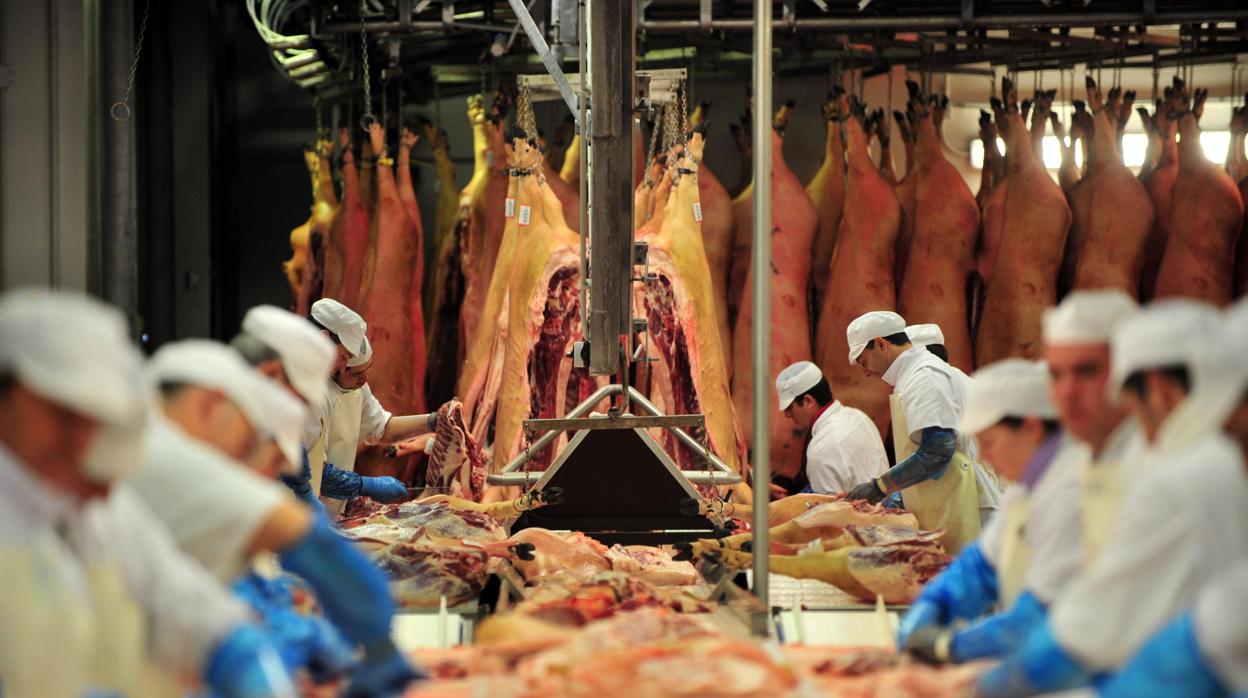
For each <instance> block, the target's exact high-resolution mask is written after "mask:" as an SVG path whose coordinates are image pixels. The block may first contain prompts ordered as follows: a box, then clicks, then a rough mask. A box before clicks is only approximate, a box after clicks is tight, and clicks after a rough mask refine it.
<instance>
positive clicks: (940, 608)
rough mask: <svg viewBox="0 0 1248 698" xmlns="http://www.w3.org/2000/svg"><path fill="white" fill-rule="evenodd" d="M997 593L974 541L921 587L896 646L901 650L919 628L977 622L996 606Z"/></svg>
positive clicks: (994, 577)
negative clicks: (957, 622)
mask: <svg viewBox="0 0 1248 698" xmlns="http://www.w3.org/2000/svg"><path fill="white" fill-rule="evenodd" d="M998 593H999V592H998V590H997V571H996V569H994V568H993V566H992V564H991V563H989V562H988V559H987V558H986V557H984V553H983V549H982V548H980V547H979V541H976V542H975V543H972V544H971V545H969V546H967V547H966V548H965V549H963V550H962V552H961V554H959V555H958V556H957V557H956V558H954V560H953V562H952V563H950V565H949V567H947V568H945V571H944V572H941V573H940V574H939V575H938V576H937V577H936V578H935V579H933V580H932V581H931V582H929V583H928V585H927V586H925V587H923V591H922V592H920V593H919V597H918V598H917V599H915V601H914V603H913V604H911V606H910V610H909V611H907V612H906V615H905V617H903V618H902V619H901V625H900V627H899V628H898V646H899V647H900V646H904V645H905V642H906V638H908V637H909V636H910V635H911V633H913V632H914V631H915V630H917V629H919V628H921V627H924V626H928V625H948V624H949V623H952V622H953V621H955V620H959V619H962V620H970V619H973V618H978V617H979V616H981V615H983V614H984V613H986V612H987V611H988V609H990V608H992V605H993V604H995V603H996V602H997V596H998Z"/></svg>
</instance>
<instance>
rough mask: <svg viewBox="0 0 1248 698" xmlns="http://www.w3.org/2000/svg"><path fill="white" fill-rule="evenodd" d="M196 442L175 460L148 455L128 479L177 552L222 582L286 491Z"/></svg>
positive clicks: (288, 495)
mask: <svg viewBox="0 0 1248 698" xmlns="http://www.w3.org/2000/svg"><path fill="white" fill-rule="evenodd" d="M196 446H197V444H189V445H184V450H183V451H182V453H181V455H180V457H175V456H172V455H171V454H169V453H167V452H164V451H163V449H162V451H158V452H155V453H152V454H151V457H149V458H148V459H147V462H146V463H144V464H143V467H142V468H140V469H139V472H137V473H135V475H133V476H132V477H131V478H130V479H129V480H128V482H129V484H130V486H131V487H132V488H133V491H134V492H136V493H137V494H138V496H139V497H140V498H141V499H142V500H143V502H144V504H146V505H147V508H148V509H150V510H151V512H152V513H153V514H155V516H156V518H157V519H159V520H160V521H161V522H163V523H164V525H165V526H166V527H168V529H169V532H170V533H172V534H173V539H174V541H176V543H177V545H178V547H179V548H181V549H182V550H183V551H184V552H186V553H187V554H188V555H190V556H191V557H193V558H195V559H196V560H197V561H199V563H200V564H202V565H204V566H205V567H207V568H208V569H209V570H210V571H211V572H212V573H213V574H215V575H216V576H217V578H219V579H222V580H225V579H230V578H232V577H233V576H234V575H236V574H238V573H239V572H240V571H241V570H242V569H243V567H244V566H245V563H246V553H247V549H248V548H249V547H250V545H251V541H252V540H253V539H254V538H255V536H256V533H257V532H258V531H259V530H260V528H261V527H262V526H263V525H264V523H265V521H267V520H268V518H269V516H270V515H272V513H273V511H274V509H275V508H277V506H278V505H279V504H281V503H282V502H289V501H293V495H292V494H291V492H290V490H289V489H287V488H286V486H285V485H282V484H281V483H279V482H276V481H274V480H266V479H264V478H262V477H260V476H259V475H257V474H256V473H254V472H252V471H250V470H247V469H246V468H245V467H244V466H242V465H240V464H237V463H233V462H231V461H228V460H226V459H224V458H221V457H216V456H215V454H211V453H204V452H203V449H202V447H199V448H196Z"/></svg>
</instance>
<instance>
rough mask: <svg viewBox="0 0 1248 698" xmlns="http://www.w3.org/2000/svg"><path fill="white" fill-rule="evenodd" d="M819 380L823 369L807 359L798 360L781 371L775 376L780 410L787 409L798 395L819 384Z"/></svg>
mask: <svg viewBox="0 0 1248 698" xmlns="http://www.w3.org/2000/svg"><path fill="white" fill-rule="evenodd" d="M821 380H823V371H820V370H819V367H818V366H816V365H814V364H813V363H811V362H809V361H798V362H797V363H795V364H793V365H791V366H789V367H787V368H785V369H784V370H783V371H781V372H780V375H778V376H776V397H778V398H779V400H780V411H781V412H783V411H785V410H787V409H788V408H789V405H791V404H793V400H794V399H795V398H796V397H797V396H798V395H801V394H802V393H804V392H806V391H807V390H810V389H811V388H813V387H815V386H816V385H819V381H821Z"/></svg>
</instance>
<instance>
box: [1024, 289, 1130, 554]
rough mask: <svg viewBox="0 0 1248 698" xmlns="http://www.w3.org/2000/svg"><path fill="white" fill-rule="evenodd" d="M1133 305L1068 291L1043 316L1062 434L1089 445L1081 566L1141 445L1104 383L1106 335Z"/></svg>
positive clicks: (1120, 297)
mask: <svg viewBox="0 0 1248 698" xmlns="http://www.w3.org/2000/svg"><path fill="white" fill-rule="evenodd" d="M1138 310H1139V306H1137V305H1136V302H1135V301H1134V300H1133V299H1132V298H1131V297H1130V296H1128V295H1127V294H1125V293H1123V292H1122V291H1117V290H1102V291H1074V292H1072V293H1070V294H1069V295H1067V296H1066V298H1064V299H1063V300H1062V302H1061V304H1060V305H1058V306H1057V307H1055V308H1050V309H1049V310H1047V311H1046V312H1045V314H1044V320H1043V328H1042V329H1043V337H1044V358H1045V362H1046V363H1048V365H1049V374H1050V379H1051V381H1052V383H1053V402H1054V404H1055V405H1056V406H1057V410H1058V412H1059V413H1060V414H1061V415H1062V428H1063V429H1064V430H1065V431H1066V434H1067V435H1068V436H1070V437H1071V438H1072V439H1074V440H1075V441H1078V442H1080V443H1082V444H1083V445H1084V446H1085V447H1086V449H1087V454H1086V455H1085V457H1084V459H1083V461H1084V462H1083V465H1082V466H1081V467H1080V476H1079V478H1080V497H1079V501H1080V506H1079V519H1080V525H1081V527H1082V530H1083V534H1082V538H1081V541H1082V544H1083V556H1084V563H1085V564H1087V563H1088V562H1090V561H1091V560H1093V559H1095V558H1096V557H1097V555H1098V554H1099V552H1100V551H1101V550H1102V549H1103V548H1104V546H1105V539H1106V537H1107V536H1108V534H1109V531H1110V530H1111V528H1112V526H1113V522H1114V521H1115V520H1116V519H1117V516H1118V511H1119V509H1120V507H1121V503H1122V486H1121V474H1122V472H1123V471H1124V470H1126V469H1130V468H1131V467H1132V465H1133V464H1134V463H1135V462H1137V461H1138V458H1137V457H1136V454H1138V452H1140V451H1142V449H1143V448H1144V446H1145V444H1144V438H1143V435H1142V433H1141V432H1140V429H1139V426H1138V425H1137V423H1136V422H1135V420H1133V419H1128V418H1127V416H1126V410H1125V408H1123V407H1122V406H1121V405H1120V404H1119V403H1118V400H1117V396H1115V395H1111V394H1110V391H1109V388H1108V385H1109V371H1110V347H1109V342H1110V339H1111V338H1112V337H1113V334H1114V330H1115V329H1117V328H1118V326H1119V325H1120V324H1121V323H1122V322H1124V321H1126V320H1127V319H1129V318H1131V317H1132V316H1134V315H1135V313H1136V312H1137V311H1138Z"/></svg>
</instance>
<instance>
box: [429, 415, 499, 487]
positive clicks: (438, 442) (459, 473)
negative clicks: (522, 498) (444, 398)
mask: <svg viewBox="0 0 1248 698" xmlns="http://www.w3.org/2000/svg"><path fill="white" fill-rule="evenodd" d="M485 476H486V466H485V455H484V454H482V453H481V447H480V446H478V445H477V441H476V439H474V438H473V437H472V434H470V433H468V427H467V425H466V424H464V411H463V403H461V402H460V401H459V400H455V399H452V400H450V401H449V402H447V403H445V404H443V405H442V406H441V407H439V408H438V426H437V435H436V437H435V439H434V442H433V453H432V454H430V456H429V467H428V471H427V473H426V475H425V485H426V486H428V487H445V488H449V490H450V493H451V495H453V496H456V497H463V498H465V499H471V500H473V501H475V502H479V501H481V497H482V495H484V494H485Z"/></svg>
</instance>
